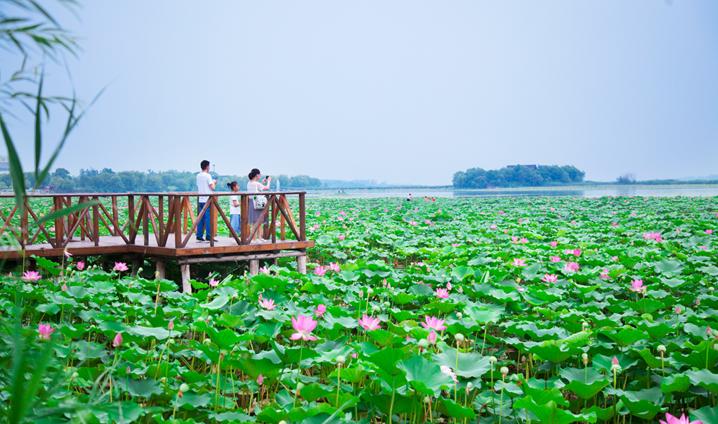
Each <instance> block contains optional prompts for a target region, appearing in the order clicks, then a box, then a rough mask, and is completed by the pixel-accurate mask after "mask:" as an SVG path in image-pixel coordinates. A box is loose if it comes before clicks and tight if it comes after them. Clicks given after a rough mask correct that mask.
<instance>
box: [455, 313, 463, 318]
mask: <svg viewBox="0 0 718 424" xmlns="http://www.w3.org/2000/svg"><path fill="white" fill-rule="evenodd" d="M463 316H464V314H462V313H461V312H457V313H456V318H458V319H461V317H463Z"/></svg>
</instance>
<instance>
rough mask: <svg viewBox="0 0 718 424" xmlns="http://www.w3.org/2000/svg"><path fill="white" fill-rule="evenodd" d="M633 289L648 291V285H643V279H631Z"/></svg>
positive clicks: (639, 291) (638, 291) (634, 290)
mask: <svg viewBox="0 0 718 424" xmlns="http://www.w3.org/2000/svg"><path fill="white" fill-rule="evenodd" d="M631 291H633V292H636V293H641V292H644V291H646V287H645V286H644V285H643V280H639V279H636V280H633V281H631Z"/></svg>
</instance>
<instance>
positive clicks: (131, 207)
mask: <svg viewBox="0 0 718 424" xmlns="http://www.w3.org/2000/svg"><path fill="white" fill-rule="evenodd" d="M127 213H128V214H129V218H130V222H129V225H128V227H127V229H128V231H129V237H128V239H129V240H130V244H135V240H136V239H137V229H136V228H135V196H134V195H132V194H128V195H127Z"/></svg>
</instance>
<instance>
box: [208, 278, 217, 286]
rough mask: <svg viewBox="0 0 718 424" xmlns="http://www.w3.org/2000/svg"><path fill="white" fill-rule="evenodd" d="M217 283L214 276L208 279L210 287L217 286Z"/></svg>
mask: <svg viewBox="0 0 718 424" xmlns="http://www.w3.org/2000/svg"><path fill="white" fill-rule="evenodd" d="M218 285H219V281H217V280H215V279H214V278H212V279H210V280H209V286H210V287H217V286H218Z"/></svg>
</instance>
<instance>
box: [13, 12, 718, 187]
mask: <svg viewBox="0 0 718 424" xmlns="http://www.w3.org/2000/svg"><path fill="white" fill-rule="evenodd" d="M82 3H84V6H83V7H82V8H81V9H80V10H79V13H78V18H70V19H68V20H66V23H67V24H68V25H69V26H71V27H73V28H76V33H77V34H78V35H79V36H80V37H81V41H80V43H81V45H82V47H83V50H84V51H83V52H82V53H81V54H80V55H79V57H78V58H77V59H72V60H70V61H69V68H70V69H71V71H72V75H73V79H74V84H75V87H76V89H77V91H78V93H79V94H80V95H81V96H82V97H83V98H84V99H86V100H89V99H90V98H91V97H92V96H93V94H94V93H95V92H97V91H98V90H99V89H100V88H102V87H103V86H105V85H107V84H109V87H108V88H107V91H106V93H105V94H104V96H103V97H102V98H101V99H100V101H99V102H98V103H97V105H96V106H95V107H94V108H93V109H92V110H91V112H90V113H89V114H88V115H87V117H86V118H85V120H84V122H83V123H82V124H81V126H80V128H79V129H78V131H77V132H76V133H75V134H74V136H73V137H72V139H71V140H70V142H69V145H68V147H67V148H66V149H65V151H64V152H63V154H62V156H61V159H60V160H59V162H58V165H59V166H64V167H67V168H69V169H70V170H71V171H73V172H76V171H77V170H79V169H80V168H103V167H112V168H114V169H116V170H127V169H134V170H145V169H154V170H163V169H188V170H194V169H196V168H197V167H198V162H199V161H200V160H201V159H205V158H206V159H209V160H211V161H213V162H215V163H216V166H217V168H216V169H217V171H218V172H220V173H241V174H244V173H246V172H247V171H248V170H249V169H250V168H251V167H259V168H261V169H262V171H263V172H264V173H265V174H280V173H283V174H309V175H312V176H317V177H321V178H336V179H377V180H382V181H388V182H394V183H427V184H448V183H449V182H450V181H451V176H452V174H453V173H454V172H455V171H457V170H461V169H465V168H468V167H474V166H480V167H483V168H495V167H501V166H504V165H507V164H514V163H539V164H573V165H576V166H577V167H579V168H581V169H583V170H585V171H586V172H587V178H589V179H594V180H613V179H614V178H615V177H616V176H618V175H619V174H621V173H624V172H633V173H635V174H636V175H637V176H638V177H639V178H642V179H643V178H646V179H647V178H664V177H665V178H668V177H683V176H700V175H708V174H718V162H717V161H716V159H717V158H718V24H717V23H718V1H715V0H673V1H666V0H630V1H628V0H584V1H577V0H522V1H518V0H493V1H478V0H466V1H458V0H447V1H436V0H427V1H420V0H406V1H400V0H391V1H387V0H362V1H339V0H326V1H315V0H304V1H269V0H261V1H234V0H232V1H230V0H226V1H219V0H217V1H197V0H195V1H178V0H164V1H159V0H153V1H147V0H131V1H130V0H123V1H97V0H93V1H89V0H84V1H83V2H82ZM50 72H51V74H52V75H51V80H52V81H53V83H54V87H55V91H58V92H62V87H63V84H66V82H65V81H66V77H65V75H64V72H63V71H62V70H61V69H51V71H50ZM13 125H14V126H15V127H17V126H19V125H21V124H19V123H18V122H14V123H13ZM24 144H25V147H24V157H25V158H26V159H27V162H26V163H28V164H29V160H30V154H29V153H30V150H29V149H30V144H31V143H29V142H28V143H24Z"/></svg>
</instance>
